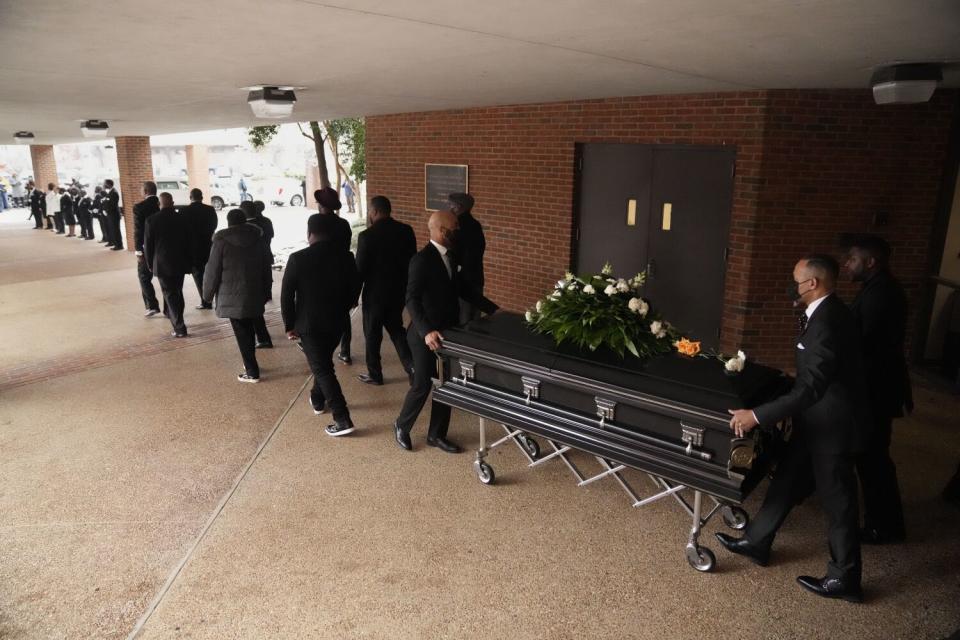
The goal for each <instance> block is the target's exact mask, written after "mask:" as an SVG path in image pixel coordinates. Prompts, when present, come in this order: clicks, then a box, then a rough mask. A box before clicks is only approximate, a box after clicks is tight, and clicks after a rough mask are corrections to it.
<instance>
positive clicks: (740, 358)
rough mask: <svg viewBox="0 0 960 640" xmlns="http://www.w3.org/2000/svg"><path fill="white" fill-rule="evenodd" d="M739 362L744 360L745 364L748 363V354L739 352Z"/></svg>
mask: <svg viewBox="0 0 960 640" xmlns="http://www.w3.org/2000/svg"><path fill="white" fill-rule="evenodd" d="M737 360H742V361H743V362H746V361H747V354H745V353H744V352H743V351H737Z"/></svg>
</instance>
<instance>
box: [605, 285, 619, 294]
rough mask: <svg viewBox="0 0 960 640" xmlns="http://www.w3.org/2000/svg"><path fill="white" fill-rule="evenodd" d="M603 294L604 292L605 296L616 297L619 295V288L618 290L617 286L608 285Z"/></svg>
mask: <svg viewBox="0 0 960 640" xmlns="http://www.w3.org/2000/svg"><path fill="white" fill-rule="evenodd" d="M603 292H604V293H605V294H607V295H608V296H615V295H617V288H616V287H615V286H613V285H612V284H608V285H607V288H606V289H604V290H603Z"/></svg>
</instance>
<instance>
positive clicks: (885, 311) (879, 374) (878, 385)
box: [850, 270, 913, 417]
mask: <svg viewBox="0 0 960 640" xmlns="http://www.w3.org/2000/svg"><path fill="white" fill-rule="evenodd" d="M850 310H851V311H852V312H853V318H854V321H855V322H856V323H857V328H858V329H859V330H860V335H861V337H862V342H863V366H864V370H865V371H866V376H867V391H868V393H869V394H870V405H871V407H872V408H873V410H874V411H875V412H876V414H877V415H878V416H884V417H898V416H902V415H903V407H904V405H907V406H912V404H913V398H912V396H913V393H912V391H911V389H910V375H909V373H908V372H907V359H906V356H904V352H903V343H904V336H905V335H906V331H907V296H906V294H905V293H904V291H903V287H901V286H900V283H899V282H897V280H896V279H895V278H894V277H893V276H892V275H891V274H890V272H889V271H886V270H884V271H880V272H879V273H876V274H874V276H873V277H872V278H870V279H869V280H867V281H866V282H864V283H863V288H862V289H860V293H859V294H857V297H856V298H855V299H854V301H853V303H852V304H851V305H850Z"/></svg>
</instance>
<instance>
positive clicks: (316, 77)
mask: <svg viewBox="0 0 960 640" xmlns="http://www.w3.org/2000/svg"><path fill="white" fill-rule="evenodd" d="M958 60H960V2H958V1H957V0H669V1H666V0H525V1H524V2H516V1H508V0H484V1H482V2H477V1H476V0H473V1H467V0H341V2H340V3H339V4H335V3H330V2H320V1H317V0H203V1H197V0H164V1H163V2H159V1H156V0H154V1H147V0H114V1H112V2H107V1H105V2H98V3H90V4H87V5H85V7H84V10H80V5H77V4H76V3H75V2H70V1H68V0H2V1H0V144H3V143H7V141H12V138H10V137H9V136H12V134H13V133H14V132H15V131H18V130H22V129H25V130H29V131H33V132H34V134H35V135H36V141H37V142H38V143H40V142H46V143H49V142H54V143H61V142H70V141H76V140H81V139H82V138H81V136H80V134H79V121H80V120H83V119H88V118H100V119H105V120H108V121H109V123H110V131H111V133H112V134H113V135H144V134H159V133H171V132H180V131H197V130H203V129H213V128H223V127H236V126H250V125H253V124H265V123H267V122H266V121H258V120H257V119H255V118H254V117H253V116H252V114H251V112H250V109H249V108H248V106H247V104H246V93H245V91H243V90H242V89H241V88H242V87H246V86H250V85H256V84H279V85H295V86H304V87H306V89H305V90H302V91H299V92H298V93H297V97H298V100H299V101H298V103H297V107H296V110H295V112H294V117H293V118H292V119H291V120H301V121H303V120H308V119H324V118H333V117H343V116H354V115H373V114H384V113H397V112H405V111H423V110H436V109H450V108H458V107H470V106H484V105H498V104H514V103H524V102H548V101H559V100H572V99H582V98H599V97H607V96H632V95H654V94H663V93H690V92H701V91H730V90H739V89H747V90H749V89H759V88H839V87H849V88H859V87H867V86H868V85H869V80H870V75H871V72H872V70H873V69H874V68H875V67H876V66H879V65H884V64H888V63H891V62H898V61H958ZM947 80H948V83H949V84H952V85H954V86H956V85H957V84H958V83H957V82H956V79H955V77H954V72H953V71H951V73H950V76H949V77H948V79H947Z"/></svg>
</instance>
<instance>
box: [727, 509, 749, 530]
mask: <svg viewBox="0 0 960 640" xmlns="http://www.w3.org/2000/svg"><path fill="white" fill-rule="evenodd" d="M720 515H721V517H723V524H725V525H727V526H728V527H730V528H731V529H736V530H737V531H739V530H740V529H745V528H746V526H747V523H748V522H750V516H749V515H747V512H746V511H744V510H743V509H741V508H740V507H734V506H731V505H726V506H724V507H723V510H722V511H721V512H720Z"/></svg>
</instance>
